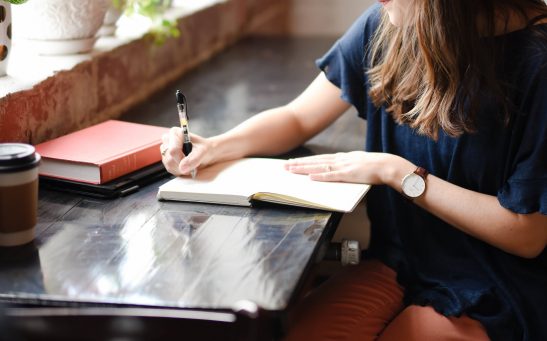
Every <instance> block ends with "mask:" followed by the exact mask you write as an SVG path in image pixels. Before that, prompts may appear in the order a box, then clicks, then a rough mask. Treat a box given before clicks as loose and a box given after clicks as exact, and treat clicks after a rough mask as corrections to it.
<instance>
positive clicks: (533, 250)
mask: <svg viewBox="0 0 547 341" xmlns="http://www.w3.org/2000/svg"><path fill="white" fill-rule="evenodd" d="M544 249H545V245H542V246H541V245H538V246H528V247H526V248H522V249H521V250H519V251H518V253H515V254H516V255H517V256H519V257H522V258H526V259H534V258H536V257H538V256H539V255H541V253H542V252H543V250H544Z"/></svg>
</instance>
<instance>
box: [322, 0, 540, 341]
mask: <svg viewBox="0 0 547 341" xmlns="http://www.w3.org/2000/svg"><path fill="white" fill-rule="evenodd" d="M380 11H381V9H380V7H379V6H373V7H371V8H370V9H369V10H368V11H366V12H365V13H364V14H363V15H362V16H361V17H360V18H359V19H358V20H357V21H356V22H355V23H354V24H353V26H352V27H351V28H350V29H349V30H348V32H346V34H345V35H344V36H343V37H342V38H340V39H339V40H338V41H337V42H336V43H335V44H334V45H333V47H332V48H331V49H330V51H329V52H328V53H327V54H326V55H325V56H323V57H322V58H320V59H319V60H317V65H318V67H319V68H320V69H321V70H323V71H324V73H325V74H326V76H327V78H328V79H329V80H330V81H331V82H332V83H333V84H335V85H336V86H337V87H339V88H340V89H341V90H342V99H344V100H345V101H347V102H349V103H351V104H352V105H353V106H355V108H356V109H357V111H358V114H359V116H360V117H362V118H364V119H366V120H367V136H366V146H365V149H366V150H367V151H372V152H386V153H392V154H397V155H400V156H402V157H404V158H406V159H408V160H410V161H411V162H413V163H414V164H416V165H419V166H421V167H424V168H426V169H427V170H428V171H429V172H430V173H431V174H434V175H435V176H437V177H439V178H442V179H445V180H446V181H449V182H451V183H453V184H455V185H458V186H461V187H463V188H467V189H469V190H472V191H477V192H481V193H485V194H489V195H494V196H497V198H498V200H499V202H500V204H501V205H502V206H503V207H505V208H507V209H509V210H511V211H513V212H517V213H532V212H538V211H539V212H541V213H542V214H547V140H546V139H547V47H546V46H545V43H544V42H543V43H542V42H541V41H540V40H539V39H537V38H536V36H535V34H534V32H533V30H546V31H547V25H538V26H535V28H534V29H531V28H526V29H523V30H520V31H515V32H512V33H509V34H506V35H503V36H498V37H495V38H491V39H495V42H494V43H495V44H502V45H503V47H504V51H505V52H504V53H503V54H502V55H501V56H499V57H500V58H499V60H500V63H499V72H500V74H499V77H501V79H503V80H504V81H505V82H507V84H508V86H509V89H510V98H509V100H510V102H511V104H512V106H511V109H512V112H511V114H512V115H513V117H514V123H513V124H512V125H510V126H507V125H504V124H503V123H502V122H501V120H500V119H499V117H500V115H499V110H500V108H499V106H497V105H496V104H495V103H494V102H493V101H491V100H490V101H489V100H488V99H487V98H485V100H484V101H483V103H482V104H481V105H482V107H481V110H480V113H479V117H478V120H477V129H478V130H477V132H476V133H472V134H463V135H462V136H460V137H457V138H453V137H450V136H448V135H446V134H444V133H443V132H441V133H440V135H439V138H438V141H434V140H432V139H430V138H428V137H425V136H421V135H418V134H417V133H416V132H415V131H413V129H411V128H409V127H408V126H407V125H398V124H397V123H395V121H394V120H393V119H392V117H391V116H390V114H388V113H386V110H385V108H384V107H380V108H376V107H375V106H374V105H373V104H372V102H371V101H370V100H369V98H368V97H367V92H368V88H369V83H368V80H367V76H366V74H365V71H366V70H367V69H368V68H369V66H370V65H369V60H368V56H367V52H366V51H367V50H366V46H367V44H368V43H369V42H370V39H371V37H372V34H373V33H374V31H375V30H376V28H377V27H378V23H379V18H380V14H381V13H380ZM546 33H547V32H546ZM367 207H368V213H369V217H370V220H371V229H372V232H371V233H372V235H371V245H370V249H369V250H368V251H367V253H368V256H369V257H374V258H378V259H380V260H382V261H383V262H384V263H385V264H387V265H388V266H390V267H392V268H394V269H395V270H396V271H397V274H398V281H399V282H400V283H401V285H403V286H404V287H405V303H406V304H417V305H429V306H432V307H433V308H435V310H436V311H438V312H440V313H442V314H444V315H446V316H460V315H461V314H464V313H465V314H467V315H469V316H470V317H472V318H474V319H477V320H478V321H480V322H481V323H482V324H483V325H484V326H485V328H486V329H487V332H488V335H489V336H490V338H491V339H493V340H533V341H536V340H547V251H546V250H544V251H543V252H542V253H541V255H540V256H538V257H537V258H535V259H524V258H520V257H518V256H514V255H511V254H508V253H506V252H504V251H502V250H500V249H498V248H496V247H493V246H491V245H489V244H486V243H484V242H482V241H480V240H478V239H475V238H473V237H471V236H469V235H467V234H465V233H463V232H461V231H459V230H458V229H456V228H454V227H452V226H450V225H449V224H447V223H445V222H444V221H442V220H440V219H438V218H436V217H435V216H433V215H432V214H430V213H428V212H427V211H425V210H423V209H421V208H420V207H418V206H416V205H414V204H413V203H411V202H409V201H408V200H406V199H404V198H403V197H402V196H401V194H400V193H397V192H396V191H395V190H393V189H391V188H390V187H388V186H373V188H372V189H371V191H370V192H369V194H368V195H367ZM545 228H546V229H547V226H545Z"/></svg>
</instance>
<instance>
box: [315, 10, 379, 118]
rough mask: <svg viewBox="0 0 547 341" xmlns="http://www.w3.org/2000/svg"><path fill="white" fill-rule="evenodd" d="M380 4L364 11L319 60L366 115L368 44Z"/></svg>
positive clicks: (343, 93)
mask: <svg viewBox="0 0 547 341" xmlns="http://www.w3.org/2000/svg"><path fill="white" fill-rule="evenodd" d="M380 11H381V6H379V5H378V4H376V5H374V6H372V7H370V8H369V9H368V10H367V11H365V12H364V13H363V14H362V15H361V16H360V17H359V18H358V19H357V20H356V21H355V22H354V23H353V25H352V26H351V27H350V28H349V29H348V31H346V33H345V34H344V35H343V36H342V37H341V38H340V39H338V40H337V41H336V43H335V44H334V45H333V46H332V47H331V49H330V50H329V51H328V52H327V53H326V54H325V55H324V56H323V57H321V58H319V59H318V60H317V61H316V65H317V67H319V68H320V69H321V70H322V71H323V72H324V73H325V75H326V76H327V79H328V80H329V81H330V82H331V83H332V84H334V85H336V86H337V87H338V88H339V89H340V90H342V95H341V98H342V99H343V100H344V101H346V102H348V103H350V104H351V105H353V106H354V107H355V108H356V109H357V111H358V112H359V116H361V117H364V118H366V108H367V105H366V93H367V80H366V76H365V71H366V69H367V68H366V65H365V63H366V58H365V53H366V52H365V51H366V48H367V44H368V42H369V41H370V39H371V38H372V36H373V34H374V32H375V31H376V28H377V27H378V24H379V22H380V14H381V13H380Z"/></svg>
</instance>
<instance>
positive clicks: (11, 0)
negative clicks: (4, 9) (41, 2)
mask: <svg viewBox="0 0 547 341" xmlns="http://www.w3.org/2000/svg"><path fill="white" fill-rule="evenodd" d="M4 1H6V2H9V3H10V4H14V5H20V4H23V3H25V2H27V0H4Z"/></svg>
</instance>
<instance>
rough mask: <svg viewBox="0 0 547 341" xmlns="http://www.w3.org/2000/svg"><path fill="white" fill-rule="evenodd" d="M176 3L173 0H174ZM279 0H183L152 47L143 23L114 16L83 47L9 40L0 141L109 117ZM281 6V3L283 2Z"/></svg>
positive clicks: (35, 137)
mask: <svg viewBox="0 0 547 341" xmlns="http://www.w3.org/2000/svg"><path fill="white" fill-rule="evenodd" d="M175 3H177V1H175ZM285 3H286V1H279V0H184V1H180V5H179V6H177V7H173V8H172V9H170V10H169V11H168V12H167V13H166V16H167V17H168V18H170V19H176V20H177V23H178V27H179V30H180V32H181V35H180V37H178V38H176V39H174V38H171V39H168V40H167V41H166V42H165V43H164V44H162V45H157V44H155V43H153V41H152V39H149V38H150V37H148V35H147V27H146V25H142V23H140V24H137V26H131V25H130V24H129V22H130V20H128V23H127V25H125V23H123V20H126V18H123V17H122V20H121V21H122V22H121V23H120V24H122V25H120V27H119V28H118V30H117V34H116V36H115V37H101V38H99V39H98V40H97V42H96V44H95V47H94V49H93V51H92V52H91V53H87V54H75V55H65V56H38V55H36V54H33V53H32V51H29V50H28V49H26V46H22V45H21V46H18V45H17V43H16V42H14V46H13V50H12V55H11V56H10V64H9V66H8V75H7V76H5V77H0V142H8V141H9V142H26V143H31V144H36V143H40V142H42V141H45V140H48V139H51V138H54V137H56V136H59V135H62V134H66V133H69V132H71V131H74V130H77V129H81V128H83V127H86V126H89V125H91V124H95V123H98V122H101V121H104V120H106V119H109V118H116V117H118V116H120V115H121V114H122V113H123V112H124V111H126V110H128V109H129V108H131V107H132V106H134V105H135V104H138V103H140V102H142V101H144V100H145V99H146V98H147V97H149V96H150V95H152V94H153V93H154V92H156V91H158V90H160V89H161V88H163V87H165V86H166V85H167V84H169V83H170V82H172V81H174V80H176V79H177V78H180V77H181V76H182V75H183V74H184V73H185V72H187V71H188V70H189V69H191V68H193V67H195V66H197V65H199V64H200V63H201V62H203V61H205V60H207V59H208V58H210V57H211V56H213V55H214V54H216V53H218V52H219V51H221V50H222V49H223V48H225V47H226V46H228V45H230V44H232V43H233V42H235V41H237V40H238V39H239V38H240V37H241V36H243V35H245V34H246V33H248V32H249V31H250V30H252V29H253V28H254V27H257V26H259V25H260V24H261V22H263V21H264V20H266V19H271V15H269V14H268V13H270V14H272V13H273V14H277V15H278V14H279V13H280V8H282V7H283V6H284V5H282V4H285ZM283 8H286V7H283Z"/></svg>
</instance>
